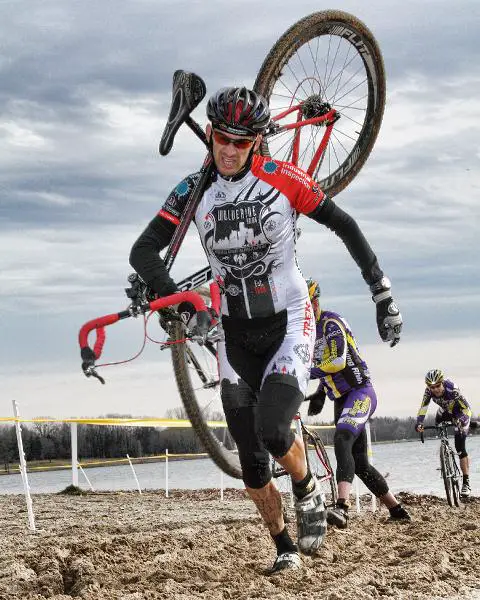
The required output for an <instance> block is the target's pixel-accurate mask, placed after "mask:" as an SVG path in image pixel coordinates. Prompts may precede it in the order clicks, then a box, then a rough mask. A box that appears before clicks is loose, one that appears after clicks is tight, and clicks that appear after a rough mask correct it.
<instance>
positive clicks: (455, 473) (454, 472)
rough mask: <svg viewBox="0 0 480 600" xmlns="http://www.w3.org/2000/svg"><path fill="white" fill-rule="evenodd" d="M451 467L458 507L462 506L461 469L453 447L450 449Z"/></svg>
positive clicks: (455, 501)
mask: <svg viewBox="0 0 480 600" xmlns="http://www.w3.org/2000/svg"><path fill="white" fill-rule="evenodd" d="M449 455H450V462H451V469H452V494H453V503H454V504H455V506H456V507H459V506H460V469H459V467H458V464H457V459H456V455H455V453H454V452H453V450H452V449H450V450H449Z"/></svg>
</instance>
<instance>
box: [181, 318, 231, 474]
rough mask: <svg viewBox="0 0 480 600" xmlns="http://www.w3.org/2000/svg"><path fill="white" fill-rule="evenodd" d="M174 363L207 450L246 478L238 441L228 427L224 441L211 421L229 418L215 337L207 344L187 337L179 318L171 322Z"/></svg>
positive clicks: (184, 400)
mask: <svg viewBox="0 0 480 600" xmlns="http://www.w3.org/2000/svg"><path fill="white" fill-rule="evenodd" d="M169 333H170V339H171V341H172V342H175V341H177V342H178V343H174V344H173V345H172V362H173V370H174V373H175V380H176V382H177V387H178V391H179V393H180V397H181V399H182V403H183V406H184V408H185V412H186V413H187V415H188V418H189V419H190V423H191V424H192V427H193V429H194V430H195V433H196V434H197V436H198V438H199V440H200V442H201V443H202V445H203V447H204V448H205V451H206V452H207V453H208V454H209V455H210V458H211V459H212V460H213V462H214V463H215V464H216V465H217V467H219V468H220V469H221V470H222V471H223V472H224V473H226V474H227V475H230V477H234V478H236V479H241V478H242V469H241V467H240V460H239V458H238V455H237V454H236V453H235V452H234V444H233V442H232V440H231V438H230V436H229V434H228V430H227V429H226V428H224V429H222V430H221V436H222V441H220V439H219V438H218V437H217V436H216V435H215V433H214V431H213V430H212V429H211V428H210V427H209V425H208V423H207V421H208V420H209V419H210V420H222V421H224V420H225V417H224V415H223V412H222V408H221V399H220V381H219V377H218V367H217V358H216V344H215V341H214V340H213V339H210V340H207V342H206V343H205V344H204V345H202V346H201V345H199V344H198V343H196V342H194V341H190V340H186V341H181V340H185V326H184V325H183V323H180V322H179V321H175V322H173V323H171V326H170V332H169Z"/></svg>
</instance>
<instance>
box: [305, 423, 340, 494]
mask: <svg viewBox="0 0 480 600" xmlns="http://www.w3.org/2000/svg"><path fill="white" fill-rule="evenodd" d="M303 443H304V444H305V455H306V458H307V463H308V466H309V468H310V471H311V472H312V474H314V475H316V476H317V478H318V477H320V478H321V477H322V476H323V475H325V469H324V467H323V464H325V465H326V466H327V468H328V470H329V471H330V473H331V477H330V479H328V480H327V481H324V482H323V483H321V487H322V489H323V491H324V492H327V491H328V492H329V493H330V502H329V504H330V505H332V506H335V503H336V501H337V499H338V492H337V484H336V481H335V473H334V471H333V469H332V465H331V463H330V459H329V458H328V454H327V451H326V450H325V446H324V445H323V442H322V438H321V437H320V436H319V435H318V433H316V432H315V431H310V430H308V429H307V430H306V431H305V430H304V433H303ZM309 444H310V445H312V446H313V448H314V452H315V454H314V455H313V459H312V457H311V456H310V454H309V452H308V445H309ZM316 460H317V462H316ZM318 461H320V465H319V464H318ZM322 463H323V464H322Z"/></svg>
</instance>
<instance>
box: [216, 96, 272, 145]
mask: <svg viewBox="0 0 480 600" xmlns="http://www.w3.org/2000/svg"><path fill="white" fill-rule="evenodd" d="M207 117H208V118H209V119H210V121H211V122H212V126H213V127H214V128H215V129H220V130H222V131H226V132H227V133H232V134H234V135H258V134H261V133H263V132H264V131H265V130H266V128H267V127H268V125H269V123H270V109H269V108H268V103H267V101H266V100H265V98H264V97H263V96H261V95H260V94H257V92H254V91H252V90H247V88H246V87H241V88H236V87H229V88H222V89H221V90H218V92H217V93H216V94H214V95H213V96H212V97H211V98H210V100H209V101H208V104H207Z"/></svg>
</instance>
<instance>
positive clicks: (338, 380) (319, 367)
mask: <svg viewBox="0 0 480 600" xmlns="http://www.w3.org/2000/svg"><path fill="white" fill-rule="evenodd" d="M310 377H311V379H320V387H323V388H324V390H325V391H326V393H327V395H328V397H329V398H330V400H335V398H340V397H341V396H345V395H346V394H348V393H349V392H351V391H352V390H356V389H358V388H361V387H363V386H365V385H368V384H369V383H370V373H369V371H368V367H367V364H366V362H365V361H364V360H363V359H362V357H361V356H360V352H359V350H358V345H357V342H356V340H355V338H354V336H353V333H352V330H351V329H350V326H349V325H348V323H347V321H346V320H345V319H344V318H343V317H341V316H340V315H338V314H337V313H334V312H331V311H328V310H322V314H321V315H320V319H319V321H317V331H316V341H315V348H314V351H313V363H312V368H311V371H310Z"/></svg>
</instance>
